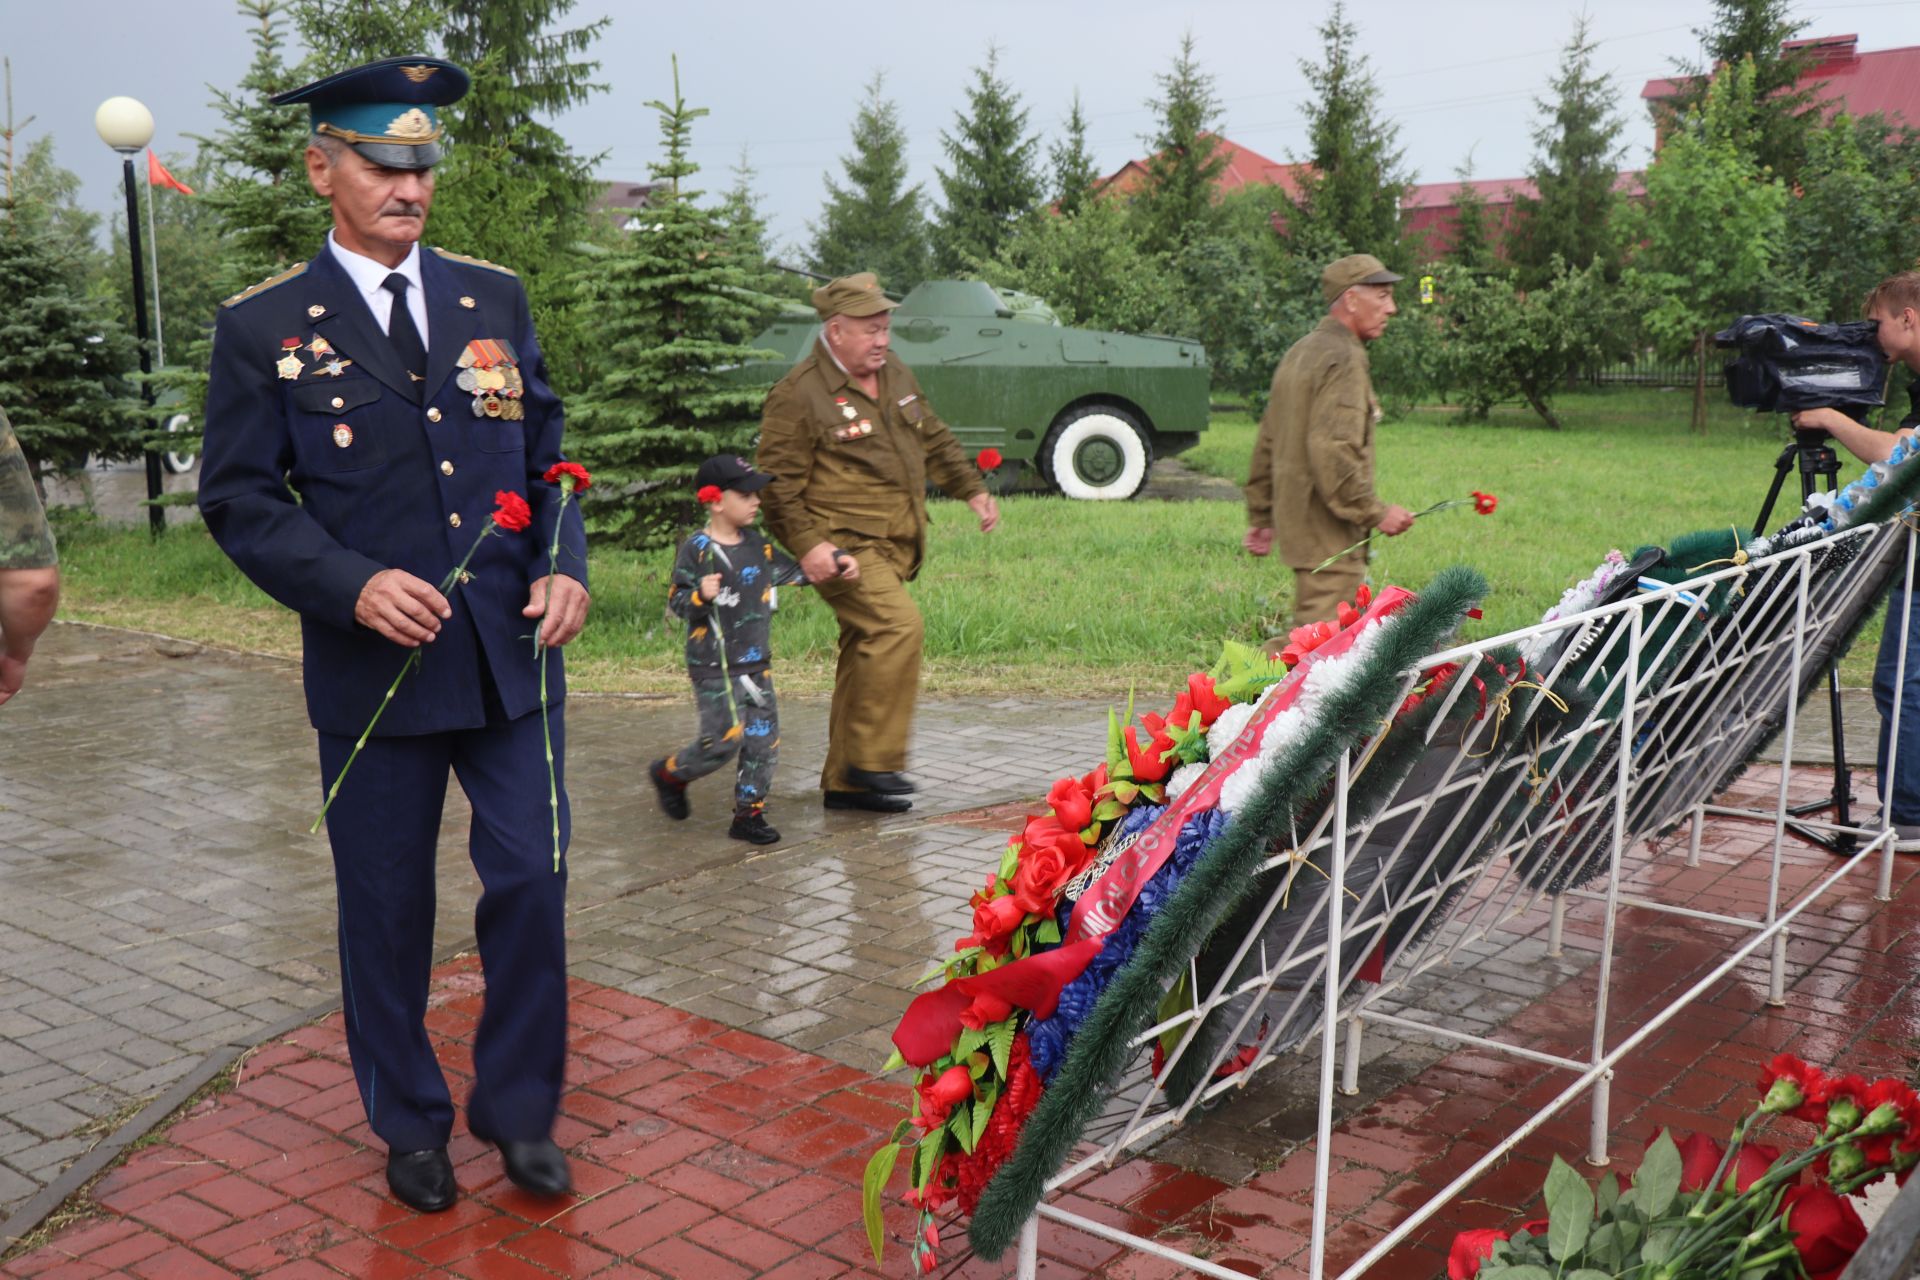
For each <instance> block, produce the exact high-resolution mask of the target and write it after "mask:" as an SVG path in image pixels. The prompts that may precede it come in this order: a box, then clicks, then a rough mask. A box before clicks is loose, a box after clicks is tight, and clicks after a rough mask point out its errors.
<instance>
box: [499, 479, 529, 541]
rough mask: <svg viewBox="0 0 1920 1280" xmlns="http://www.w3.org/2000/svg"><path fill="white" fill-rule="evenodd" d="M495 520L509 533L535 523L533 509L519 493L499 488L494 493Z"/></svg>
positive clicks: (516, 531)
mask: <svg viewBox="0 0 1920 1280" xmlns="http://www.w3.org/2000/svg"><path fill="white" fill-rule="evenodd" d="M493 502H494V508H493V522H494V523H495V524H497V525H499V526H500V527H501V528H502V529H505V530H506V531H507V532H508V533H518V532H520V531H521V530H522V529H524V528H526V527H527V526H528V525H530V524H532V523H533V509H532V508H531V507H529V506H527V500H526V499H525V498H523V497H521V496H520V495H519V494H517V493H511V492H509V491H507V490H505V489H499V490H496V491H495V492H494V495H493Z"/></svg>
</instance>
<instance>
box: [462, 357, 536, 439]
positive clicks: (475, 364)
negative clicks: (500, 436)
mask: <svg viewBox="0 0 1920 1280" xmlns="http://www.w3.org/2000/svg"><path fill="white" fill-rule="evenodd" d="M456 363H457V364H458V365H459V367H460V372H459V373H458V374H456V375H455V377H454V380H453V384H454V385H455V386H457V387H459V388H460V389H461V390H462V391H465V392H466V393H467V394H469V395H471V396H472V397H473V416H474V417H476V418H498V419H500V420H502V421H505V422H518V421H520V420H522V419H524V418H525V417H526V416H527V410H526V406H525V405H523V404H522V403H521V402H520V398H521V396H523V395H524V394H526V385H527V384H526V382H525V380H524V379H523V378H522V377H521V376H520V367H519V360H518V358H517V357H515V355H514V353H513V347H512V345H511V344H510V343H507V342H505V341H503V340H501V339H499V338H475V339H474V340H473V341H472V342H469V343H468V344H467V348H466V350H464V351H462V352H461V353H460V358H459V360H458V361H457V362H456Z"/></svg>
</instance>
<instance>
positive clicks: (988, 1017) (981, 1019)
mask: <svg viewBox="0 0 1920 1280" xmlns="http://www.w3.org/2000/svg"><path fill="white" fill-rule="evenodd" d="M1012 1012H1013V1004H1012V1002H1011V1001H1009V1000H1006V999H1004V998H1002V997H1000V996H996V995H994V994H993V993H992V992H991V991H982V992H980V993H979V994H978V995H976V996H974V998H973V1003H972V1004H970V1005H968V1006H967V1007H966V1008H964V1009H962V1010H961V1011H960V1025H961V1026H963V1027H971V1028H973V1029H974V1030H975V1031H984V1030H986V1029H987V1028H988V1027H990V1026H992V1025H993V1024H994V1023H996V1022H999V1021H1001V1020H1002V1019H1004V1018H1006V1017H1007V1015H1009V1014H1011V1013H1012Z"/></svg>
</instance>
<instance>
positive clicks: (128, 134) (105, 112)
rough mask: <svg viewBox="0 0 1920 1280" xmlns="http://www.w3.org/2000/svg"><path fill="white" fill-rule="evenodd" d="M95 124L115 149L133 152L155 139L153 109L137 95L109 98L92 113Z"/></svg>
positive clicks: (101, 134) (103, 138) (97, 129)
mask: <svg viewBox="0 0 1920 1280" xmlns="http://www.w3.org/2000/svg"><path fill="white" fill-rule="evenodd" d="M93 127H94V129H95V131H97V132H98V133H99V135H100V140H101V141H102V142H104V143H106V144H107V145H108V146H110V147H112V148H113V149H114V150H115V151H120V152H127V153H131V152H135V151H138V150H139V149H140V148H142V147H144V146H146V145H147V144H148V143H149V142H151V141H153V112H151V111H149V110H147V108H146V106H145V104H143V103H142V102H141V101H140V100H139V99H138V98H108V99H107V100H106V101H105V102H103V103H101V104H100V109H99V110H98V111H95V112H94V113H93Z"/></svg>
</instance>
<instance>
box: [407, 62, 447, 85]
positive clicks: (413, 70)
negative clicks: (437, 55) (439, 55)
mask: <svg viewBox="0 0 1920 1280" xmlns="http://www.w3.org/2000/svg"><path fill="white" fill-rule="evenodd" d="M439 69H440V68H438V67H428V66H418V67H402V68H400V74H401V75H403V76H405V77H406V78H407V79H409V80H411V81H413V82H414V83H415V84H425V83H426V82H427V79H428V77H430V76H432V75H433V73H434V72H436V71H438V70H439Z"/></svg>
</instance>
